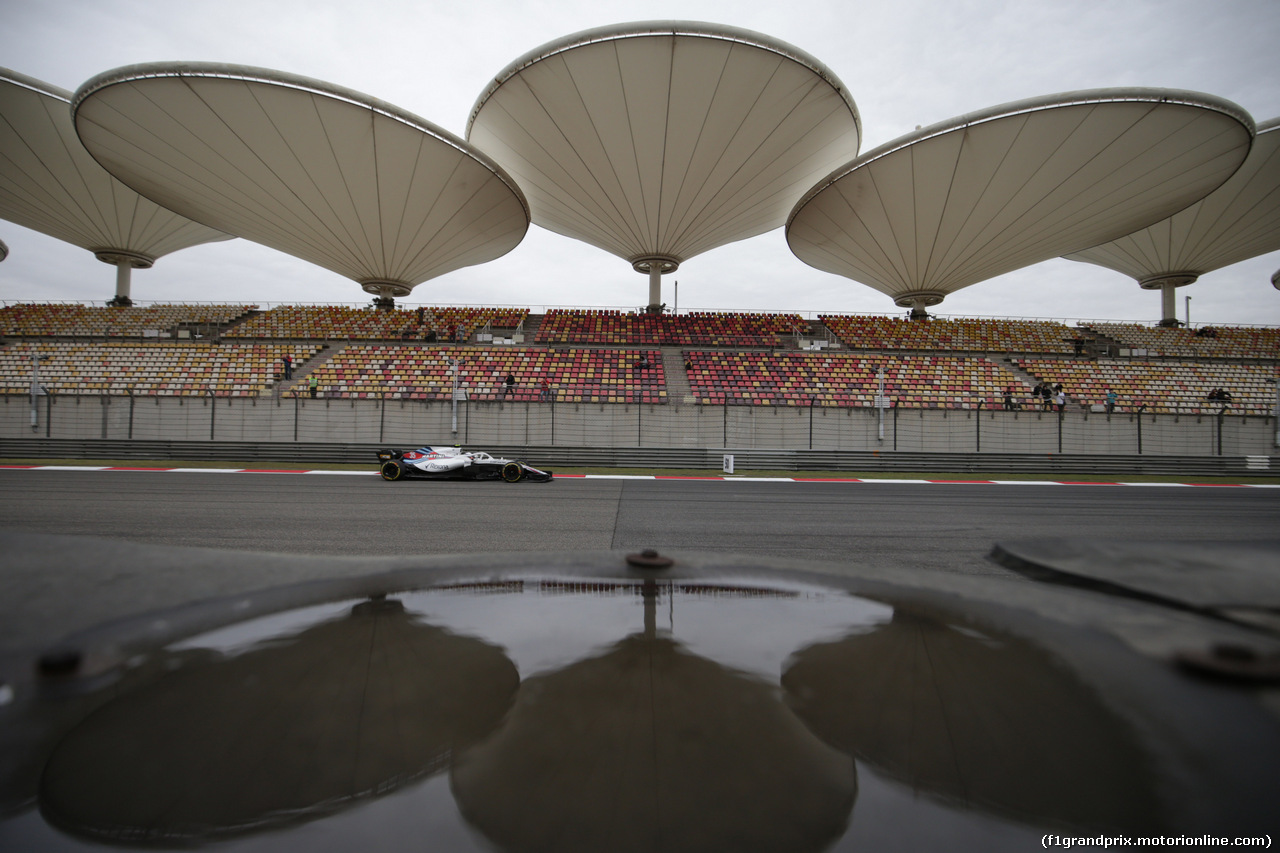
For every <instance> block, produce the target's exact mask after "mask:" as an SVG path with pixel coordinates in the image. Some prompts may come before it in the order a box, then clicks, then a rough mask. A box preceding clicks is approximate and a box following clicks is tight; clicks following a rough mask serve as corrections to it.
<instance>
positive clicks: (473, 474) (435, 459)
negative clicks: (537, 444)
mask: <svg viewBox="0 0 1280 853" xmlns="http://www.w3.org/2000/svg"><path fill="white" fill-rule="evenodd" d="M378 460H379V467H378V471H379V473H381V474H382V479H384V480H407V479H417V480H505V481H507V482H508V483H518V482H520V481H521V480H529V481H530V482H534V483H545V482H547V481H549V480H550V479H551V472H550V471H540V470H538V469H537V468H534V467H533V466H532V465H527V464H525V463H524V462H521V461H520V460H518V459H501V458H498V457H496V456H490V455H489V454H488V453H485V452H484V451H483V450H463V449H462V448H461V447H431V446H428V447H419V448H418V449H417V450H379V451H378Z"/></svg>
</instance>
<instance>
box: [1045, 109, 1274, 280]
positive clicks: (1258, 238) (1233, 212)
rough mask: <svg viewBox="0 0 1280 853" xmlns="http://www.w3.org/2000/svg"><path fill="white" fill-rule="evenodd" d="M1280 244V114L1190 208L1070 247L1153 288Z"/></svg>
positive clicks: (1076, 256) (1082, 257)
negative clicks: (1237, 165) (1237, 162)
mask: <svg viewBox="0 0 1280 853" xmlns="http://www.w3.org/2000/svg"><path fill="white" fill-rule="evenodd" d="M1277 249H1280V118H1273V119H1271V120H1270V121H1265V122H1263V123H1261V124H1259V125H1258V134H1257V136H1256V137H1254V140H1253V147H1252V148H1251V149H1250V150H1249V156H1248V158H1247V159H1246V160H1245V161H1244V165H1243V166H1241V167H1240V168H1239V169H1238V170H1237V171H1236V173H1235V174H1234V175H1232V176H1231V177H1230V178H1229V179H1228V180H1227V182H1226V183H1225V184H1223V185H1222V186H1220V187H1218V189H1216V190H1214V191H1213V192H1212V193H1210V194H1209V195H1208V196H1206V197H1205V198H1204V199H1202V200H1200V201H1198V202H1196V203H1195V204H1193V205H1191V206H1190V207H1188V208H1187V209H1186V210H1183V211H1181V212H1180V213H1176V214H1174V215H1173V216H1170V217H1169V218H1168V219H1165V220H1162V221H1160V222H1157V223H1156V224H1155V225H1152V226H1150V227H1149V228H1144V229H1142V230H1141V231H1138V232H1136V233H1134V234H1130V235H1128V236H1127V237H1121V238H1120V239H1119V240H1112V241H1111V242H1110V243H1106V244H1103V245H1101V246H1094V247H1093V248H1091V249H1087V250H1085V251H1083V252H1076V253H1074V254H1070V255H1067V257H1068V258H1069V259H1070V260H1073V261H1085V262H1087V263H1091V264H1097V265H1099V266H1103V267H1106V268H1107V269H1112V270H1115V271H1116V272H1121V273H1124V274H1125V275H1127V276H1130V277H1132V278H1136V279H1137V280H1138V283H1139V284H1140V285H1142V286H1143V287H1145V288H1147V289H1148V290H1156V289H1158V288H1160V287H1161V286H1163V285H1164V284H1165V283H1171V284H1173V285H1175V286H1181V285H1184V284H1190V283H1191V282H1193V281H1195V280H1196V279H1197V278H1199V277H1200V276H1202V275H1204V274H1205V273H1207V272H1212V271H1213V270H1216V269H1221V268H1222V267H1225V266H1229V265H1231V264H1235V263H1239V262H1240V261H1247V260H1249V258H1253V257H1257V256H1258V255H1262V254H1265V253H1267V252H1274V251H1276V250H1277Z"/></svg>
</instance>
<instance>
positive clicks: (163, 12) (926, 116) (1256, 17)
mask: <svg viewBox="0 0 1280 853" xmlns="http://www.w3.org/2000/svg"><path fill="white" fill-rule="evenodd" d="M0 13H2V14H3V18H2V20H3V24H2V25H0V66H7V67H9V68H12V69H14V70H15V71H19V72H21V73H23V74H27V75H29V76H31V77H35V78H37V79H39V80H43V81H45V82H47V83H51V84H53V85H55V86H60V87H62V88H64V89H68V90H72V91H74V90H75V89H76V88H77V87H78V86H79V85H80V84H81V83H83V82H84V81H85V80H87V79H88V78H90V77H92V76H93V75H95V74H98V73H100V72H102V71H106V70H108V69H111V68H116V67H119V66H122V65H131V64H134V63H138V62H152V61H173V60H189V61H209V62H229V63H237V64H242V65H255V66H262V67H267V68H274V69H278V70H281V71H287V72H290V73H293V74H301V75H305V76H308V77H314V78H318V79H320V80H325V81H328V82H331V83H336V84H338V85H341V86H345V87H348V88H351V89H355V90H357V91H360V92H364V93H366V94H369V95H373V96H375V97H378V98H381V99H383V100H385V101H389V102H391V103H393V104H396V105H397V106H399V107H401V108H403V109H405V110H408V111H409V112H412V113H415V114H417V115H419V116H421V117H423V118H425V119H428V120H429V121H432V122H434V123H435V124H437V125H439V126H441V127H443V128H445V129H447V130H449V131H452V132H453V133H456V134H458V135H459V136H462V135H463V134H464V133H465V131H466V121H467V116H468V114H469V113H470V110H471V107H472V106H473V104H474V102H475V100H476V98H477V97H478V96H479V95H480V93H481V91H482V90H483V89H484V87H485V86H486V85H487V84H488V83H489V82H490V81H491V80H492V79H493V78H494V77H495V76H496V75H497V74H498V72H499V71H501V70H502V69H504V68H505V67H506V66H507V65H508V64H509V63H510V62H511V61H512V60H514V59H516V58H517V57H518V56H520V55H522V54H524V53H525V52H527V51H529V50H532V49H533V48H535V47H538V46H539V45H541V44H544V43H545V42H548V41H552V40H553V39H557V38H559V37H561V36H565V35H568V34H570V33H574V32H577V31H579V30H583V29H587V28H590V27H598V26H605V25H611V24H620V23H626V22H631V21H645V20H659V19H679V20H691V21H707V22H712V23H719V24H728V25H732V26H736V27H743V28H746V29H750V30H756V31H758V32H761V33H764V34H766V35H770V36H773V37H774V38H777V39H781V40H782V41H785V42H789V43H791V44H793V45H795V46H796V47H799V48H801V49H802V50H804V51H807V52H808V53H810V54H812V55H813V56H815V57H817V58H818V59H819V60H821V61H822V62H824V63H825V64H826V65H827V66H828V67H829V68H831V70H832V71H834V72H835V73H836V75H837V76H839V77H840V78H841V79H842V80H843V82H844V83H845V85H846V86H847V87H848V89H849V91H850V92H851V94H852V96H853V98H854V100H855V101H856V102H857V105H858V109H859V112H860V113H861V116H862V122H863V128H864V137H863V143H862V147H861V150H862V151H864V152H865V151H869V150H870V149H872V148H875V147H877V146H879V145H880V144H882V143H884V142H888V141H889V140H891V139H894V138H896V137H898V136H901V135H902V134H904V133H907V132H909V131H911V130H912V129H914V128H915V127H916V126H917V125H930V124H933V123H935V122H939V121H943V120H945V119H948V118H951V117H953V116H957V115H960V114H963V113H967V112H972V111H974V110H978V109H981V108H984V107H988V106H993V105H996V104H1001V103H1005V102H1008V101H1014V100H1020V99H1023V98H1029V97H1035V96H1039V95H1047V94H1052V93H1056V92H1066V91H1072V90H1076V89H1092V88H1100V87H1113V86H1150V87H1160V88H1173V89H1189V90H1193V91H1200V92H1207V93H1210V94H1214V95H1217V96H1220V97H1223V98H1226V99H1228V100H1231V101H1234V102H1236V103H1237V104H1239V105H1240V106H1242V107H1244V108H1245V110H1247V111H1248V112H1249V113H1250V114H1252V115H1253V117H1254V119H1255V121H1257V122H1262V121H1265V120H1267V119H1270V118H1274V117H1276V116H1280V67H1278V66H1277V63H1276V38H1277V36H1280V3H1278V2H1276V0H1216V1H1215V2H1212V3H1209V2H1205V0H1009V2H997V0H894V2H874V3H872V2H856V0H763V2H757V1H756V0H738V1H737V2H732V3H729V2H708V1H707V0H680V2H668V0H643V2H632V0H592V2H586V0H520V1H519V2H515V0H469V1H468V2H447V3H446V2H440V1H439V0H412V2H399V0H369V2H365V3H352V2H349V0H347V1H346V2H337V0H186V2H183V3H175V2H170V0H41V2H36V0H6V2H4V3H3V6H0ZM0 240H3V241H4V242H5V243H6V244H7V245H8V247H9V250H10V255H9V257H8V259H7V260H6V261H4V262H3V263H0V300H3V301H7V302H13V301H43V300H62V299H70V300H78V301H85V302H93V303H98V304H102V303H103V302H105V301H106V300H107V299H110V298H111V297H112V296H113V295H114V293H115V272H114V270H113V269H112V268H110V267H108V266H107V265H105V264H102V263H101V262H99V261H97V260H95V259H94V258H93V256H92V255H91V254H90V253H89V252H87V251H85V250H83V249H80V248H77V247H75V246H72V245H70V244H66V243H61V242H59V241H57V240H54V239H53V238H50V237H45V236H44V235H42V234H39V233H37V232H33V231H30V230H27V229H25V228H22V227H20V226H17V225H14V224H12V223H9V222H7V221H3V220H0ZM1278 268H1280V252H1275V253H1271V254H1269V255H1264V256H1262V257H1259V258H1255V259H1253V260H1251V261H1246V262H1243V263H1240V264H1236V265H1234V266H1232V267H1228V268H1226V269H1223V270H1219V271H1217V272H1213V273H1210V274H1208V275H1205V276H1204V277H1202V278H1201V279H1200V281H1199V282H1197V283H1196V284H1194V285H1191V286H1189V287H1185V288H1181V289H1179V290H1178V300H1177V313H1178V317H1179V318H1180V319H1181V318H1183V316H1184V313H1185V310H1186V302H1185V298H1184V297H1186V296H1190V297H1192V298H1191V304H1190V312H1191V320H1192V322H1193V323H1210V322H1211V323H1224V324H1225V323H1249V324H1267V325H1280V291H1277V290H1276V289H1275V288H1273V287H1272V286H1271V282H1270V278H1271V275H1272V273H1273V272H1275V271H1276V270H1277V269H1278ZM675 282H678V283H679V284H678V286H677V285H676V284H675ZM132 291H133V297H134V299H135V301H137V302H139V303H146V302H160V301H164V302H167V301H218V302H237V303H238V302H254V303H258V304H261V305H263V306H264V307H265V306H266V305H269V304H289V303H302V302H323V303H331V304H341V303H348V304H367V303H368V301H369V297H368V296H366V295H365V294H364V292H363V291H361V290H360V288H359V286H358V285H357V284H356V283H355V282H352V281H349V280H347V279H345V278H342V277H341V276H338V275H336V274H334V273H331V272H328V271H327V270H324V269H322V268H320V267H316V266H312V265H311V264H308V263H305V262H303V261H300V260H296V259H294V258H292V257H290V256H288V255H284V254H281V253H279V252H276V251H274V250H271V249H267V248H265V247H262V246H258V245H256V244H253V243H249V242H247V241H245V240H233V241H231V242H224V243H214V244H209V245H205V246H197V247H195V248H192V249H187V250H184V251H182V252H177V253H175V254H172V255H168V256H165V257H163V258H161V259H160V260H158V261H157V262H156V265H155V266H154V267H153V268H152V269H150V270H139V271H135V272H134V274H133V287H132ZM647 297H648V280H647V278H646V277H645V276H642V275H639V274H637V273H635V272H633V271H632V270H631V267H630V265H629V264H627V263H626V262H625V261H623V260H621V259H620V258H616V257H614V256H612V255H609V254H607V253H606V252H604V251H602V250H599V249H596V248H594V247H592V246H589V245H587V244H585V243H581V242H578V241H576V240H572V239H570V238H568V237H562V236H560V235H558V234H553V233H551V232H548V231H545V230H543V229H541V228H539V227H537V226H532V227H531V228H530V229H529V233H528V235H527V236H526V237H525V239H524V242H523V243H521V245H520V246H518V247H517V248H516V249H515V250H513V251H512V252H511V253H510V254H508V255H506V256H505V257H503V258H500V259H499V260H496V261H493V262H490V263H488V264H484V265H481V266H478V267H471V268H469V269H465V270H460V271H457V272H453V273H449V274H447V275H445V276H442V277H440V278H437V279H433V280H431V281H428V282H425V283H423V284H420V285H418V286H417V288H416V289H415V290H414V292H413V294H412V295H411V296H409V297H408V298H407V299H404V300H400V303H401V304H404V305H415V304H419V303H426V304H463V305H516V306H520V307H530V308H534V309H535V310H537V309H541V308H544V307H556V306H580V307H609V308H634V307H638V306H641V305H643V304H644V303H645V302H646V301H647ZM663 298H664V301H666V302H667V303H668V304H672V303H676V304H677V305H678V307H679V308H680V310H681V311H684V310H702V311H717V310H751V311H796V312H801V313H810V312H812V313H818V312H827V313H848V312H854V313H876V314H900V313H902V309H899V308H897V307H895V306H894V305H893V302H892V300H891V299H890V298H889V297H887V296H885V295H883V294H881V293H879V292H878V291H875V290H872V289H871V288H870V287H867V286H865V285H862V284H859V283H857V282H854V281H850V280H848V279H845V278H841V277H839V276H834V275H830V274H828V273H823V272H819V271H817V270H814V269H812V268H810V267H808V266H806V265H805V264H804V263H802V262H801V261H799V260H798V259H797V258H796V257H795V256H794V255H792V254H791V251H790V249H789V248H788V247H787V244H786V239H785V237H784V235H783V231H782V229H781V228H779V229H777V230H775V231H771V232H769V233H767V234H763V235H760V236H758V237H753V238H751V239H749V240H744V241H741V242H738V243H731V244H729V245H727V246H724V247H721V248H719V249H716V250H713V251H711V252H707V253H705V254H703V255H699V256H697V257H694V258H691V259H688V260H687V261H685V263H684V264H683V265H682V266H681V268H680V270H679V271H678V272H677V273H675V274H674V275H672V276H665V277H664V278H663ZM935 311H936V313H938V314H940V315H943V316H955V315H965V316H1001V317H1041V318H1057V319H1112V320H1127V321H1139V322H1154V321H1156V320H1159V318H1160V296H1159V294H1158V293H1157V292H1148V291H1143V290H1140V289H1139V288H1138V286H1137V284H1136V283H1135V282H1134V281H1133V280H1132V279H1129V278H1127V277H1126V276H1123V275H1121V274H1120V273H1115V272H1111V271H1109V270H1106V269H1103V268H1101V267H1095V266H1092V265H1089V264H1080V263H1074V262H1071V261H1065V260H1061V259H1057V260H1052V261H1048V262H1046V263H1043V264H1040V265H1038V266H1034V267H1028V268H1025V269H1022V270H1018V271H1015V272H1013V273H1009V274H1007V275H1004V276H1001V277H999V278H996V279H992V280H990V281H986V282H980V283H978V284H975V285H972V286H970V287H967V288H964V289H962V290H960V291H958V292H956V293H954V294H952V295H951V296H948V297H947V300H946V301H945V302H944V303H943V304H942V305H941V306H939V307H938V308H937V309H935Z"/></svg>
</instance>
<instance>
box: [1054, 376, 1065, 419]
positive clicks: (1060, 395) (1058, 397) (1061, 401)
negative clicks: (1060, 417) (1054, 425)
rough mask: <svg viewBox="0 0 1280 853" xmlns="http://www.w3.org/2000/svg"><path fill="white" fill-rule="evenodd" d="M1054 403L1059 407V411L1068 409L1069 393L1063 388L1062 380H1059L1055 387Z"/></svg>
mask: <svg viewBox="0 0 1280 853" xmlns="http://www.w3.org/2000/svg"><path fill="white" fill-rule="evenodd" d="M1053 403H1054V405H1055V406H1057V407H1058V411H1059V412H1064V411H1066V409H1067V395H1066V392H1065V391H1063V390H1062V383H1061V382H1059V383H1058V384H1057V385H1056V386H1055V387H1054V389H1053Z"/></svg>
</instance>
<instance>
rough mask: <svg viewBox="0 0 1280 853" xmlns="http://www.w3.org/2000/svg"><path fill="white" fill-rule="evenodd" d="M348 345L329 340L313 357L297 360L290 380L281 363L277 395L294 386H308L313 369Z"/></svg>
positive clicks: (343, 342)
mask: <svg viewBox="0 0 1280 853" xmlns="http://www.w3.org/2000/svg"><path fill="white" fill-rule="evenodd" d="M347 346H348V344H347V342H346V341H329V342H328V343H326V344H325V345H324V348H323V349H321V350H320V351H319V352H317V353H316V354H315V355H313V356H312V357H311V358H309V359H307V360H306V361H304V362H301V363H298V362H295V363H294V365H293V379H290V380H286V379H285V378H284V366H283V365H281V367H280V372H279V373H277V374H276V375H277V376H279V377H280V378H279V379H277V380H276V386H275V395H276V396H277V397H279V396H281V395H283V394H284V392H286V391H289V390H291V389H293V388H305V387H307V377H308V376H310V374H311V371H313V370H315V369H316V368H317V367H319V366H320V365H322V364H324V363H326V362H327V361H329V359H331V358H333V357H334V356H335V355H337V354H338V353H340V352H342V351H343V350H344V349H346V348H347Z"/></svg>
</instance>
